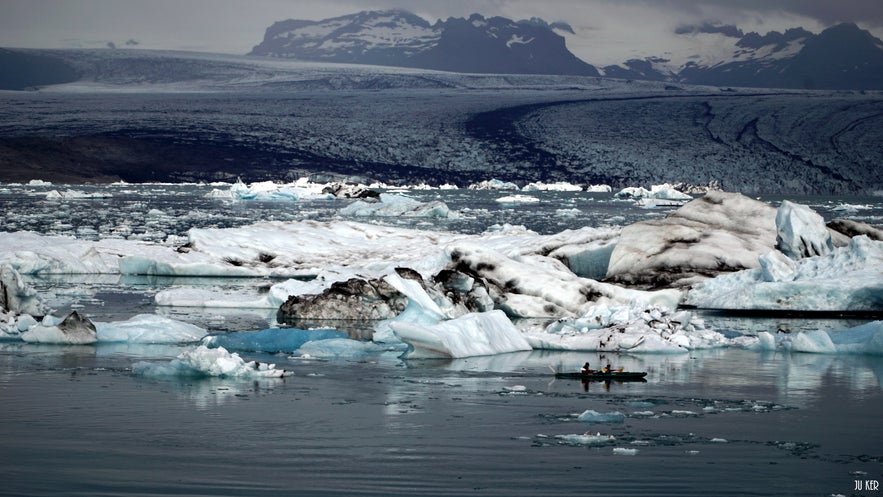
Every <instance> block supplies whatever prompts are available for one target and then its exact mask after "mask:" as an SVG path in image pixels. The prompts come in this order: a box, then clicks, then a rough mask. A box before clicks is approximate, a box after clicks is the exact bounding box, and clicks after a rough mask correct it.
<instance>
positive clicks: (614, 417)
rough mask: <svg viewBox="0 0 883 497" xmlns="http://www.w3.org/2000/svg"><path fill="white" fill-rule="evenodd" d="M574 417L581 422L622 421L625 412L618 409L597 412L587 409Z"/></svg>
mask: <svg viewBox="0 0 883 497" xmlns="http://www.w3.org/2000/svg"><path fill="white" fill-rule="evenodd" d="M576 419H577V420H579V421H582V422H583V423H622V422H623V421H625V414H623V413H621V412H619V411H612V412H598V411H594V410H592V409H587V410H585V411H583V413H582V414H580V415H579V416H577V418H576Z"/></svg>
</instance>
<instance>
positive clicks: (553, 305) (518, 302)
mask: <svg viewBox="0 0 883 497" xmlns="http://www.w3.org/2000/svg"><path fill="white" fill-rule="evenodd" d="M492 246H493V245H492V244H485V245H482V246H478V245H474V244H465V243H464V244H452V245H450V246H448V248H447V250H448V253H449V254H450V258H451V261H452V263H453V264H455V265H456V266H457V267H458V268H462V269H461V270H462V271H464V272H469V273H471V274H476V275H479V276H481V277H483V278H484V279H486V280H487V282H488V283H489V284H492V285H494V287H495V289H494V291H493V292H491V295H492V296H495V295H496V296H495V298H494V300H495V301H496V302H497V305H498V307H500V308H503V309H505V310H506V312H507V313H508V314H509V315H511V316H514V317H562V316H568V315H572V314H576V313H581V312H583V311H584V310H585V309H587V308H589V307H591V306H592V305H594V303H595V302H596V301H598V300H599V299H606V300H609V301H612V302H620V303H625V302H630V301H642V302H646V303H654V304H658V305H663V306H666V307H671V308H674V307H675V306H677V304H678V301H679V300H680V298H681V293H680V291H679V290H660V291H655V292H645V291H640V290H631V289H626V288H621V287H618V286H615V285H611V284H608V283H600V282H598V281H595V280H591V279H588V278H582V277H579V276H577V275H575V274H574V273H573V272H572V271H570V270H569V269H568V268H567V267H565V266H564V265H563V264H562V263H561V262H560V261H558V260H556V259H552V258H549V257H542V256H536V255H520V256H514V257H507V256H506V255H504V254H501V253H499V252H497V251H495V250H492V249H491V248H490V247H492ZM510 250H511V248H510ZM615 250H616V249H614V251H615Z"/></svg>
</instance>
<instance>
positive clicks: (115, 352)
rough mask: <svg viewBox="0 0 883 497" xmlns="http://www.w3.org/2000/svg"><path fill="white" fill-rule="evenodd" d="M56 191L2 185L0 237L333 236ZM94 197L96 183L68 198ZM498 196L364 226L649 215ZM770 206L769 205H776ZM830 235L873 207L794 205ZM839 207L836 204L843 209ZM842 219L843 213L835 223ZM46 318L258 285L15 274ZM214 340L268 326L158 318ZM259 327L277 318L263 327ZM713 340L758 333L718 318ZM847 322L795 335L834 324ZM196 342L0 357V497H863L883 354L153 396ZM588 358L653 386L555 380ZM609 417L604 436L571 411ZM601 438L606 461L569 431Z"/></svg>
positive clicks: (522, 362)
mask: <svg viewBox="0 0 883 497" xmlns="http://www.w3.org/2000/svg"><path fill="white" fill-rule="evenodd" d="M53 188H54V189H58V190H59V191H61V190H63V189H65V188H67V187H59V186H53V187H39V188H37V187H16V186H8V185H2V186H0V190H2V192H0V212H3V213H5V214H6V215H5V216H2V220H0V222H2V225H0V229H3V230H6V231H16V230H26V229H27V230H34V231H38V232H42V233H52V234H68V235H74V236H79V237H82V238H87V239H94V238H98V237H104V236H125V237H130V238H140V239H147V240H156V241H160V240H164V239H165V238H166V237H167V236H169V235H179V236H180V235H183V234H185V233H186V230H187V229H189V228H190V227H194V226H219V227H223V226H241V225H244V224H248V223H251V222H255V221H258V220H264V219H270V218H272V219H281V220H297V219H326V220H332V219H335V218H336V216H337V211H338V210H339V209H340V208H341V207H342V206H343V205H345V202H343V201H330V202H329V201H311V202H302V203H290V202H287V203H278V202H277V203H266V202H265V203H249V204H242V203H223V202H218V201H213V200H208V199H204V198H203V195H204V194H205V193H207V192H208V191H210V190H211V187H194V186H164V185H152V186H134V185H123V186H114V187H105V189H104V190H103V191H107V192H109V193H111V194H112V197H111V198H107V199H92V200H80V201H68V202H60V203H59V202H47V201H46V200H45V192H46V191H47V190H49V189H53ZM71 188H74V189H78V190H83V191H87V192H88V191H93V190H90V188H93V187H79V186H77V187H71ZM505 194H506V193H498V192H465V191H457V192H438V191H435V192H413V193H412V195H414V196H416V197H418V198H420V199H422V200H428V199H436V198H440V199H442V200H445V201H446V202H447V203H448V204H449V206H450V207H451V208H453V209H457V210H459V211H461V213H462V214H461V217H460V218H459V219H454V220H450V221H444V222H440V223H436V222H433V223H432V224H431V225H429V224H428V223H426V222H425V220H405V221H402V220H398V219H393V220H379V221H377V222H384V223H404V225H408V226H414V227H418V228H425V229H438V228H442V229H452V230H457V231H465V232H475V231H481V230H483V229H485V228H486V227H487V226H489V225H491V224H494V223H503V222H509V223H512V224H524V225H526V226H527V227H529V228H531V229H534V230H536V231H539V232H544V233H552V232H557V231H561V230H562V229H567V228H575V227H580V226H584V225H592V226H599V225H604V224H611V225H622V224H626V223H629V222H632V221H634V220H638V219H643V218H647V217H652V216H661V215H664V214H665V212H666V211H660V210H644V209H638V208H635V207H634V206H632V204H630V203H627V202H613V201H611V200H610V195H603V194H597V195H596V194H573V193H545V194H540V193H536V194H531V195H535V196H538V197H540V198H541V202H540V203H539V204H533V205H530V206H518V205H516V206H502V205H500V204H498V203H497V202H495V201H494V200H495V198H497V197H498V196H502V195H505ZM773 200H775V199H773ZM794 200H796V201H798V202H801V203H807V204H810V205H813V207H814V208H817V209H818V210H819V211H820V212H822V213H823V214H824V215H825V217H826V218H831V217H850V218H853V219H859V220H866V221H868V222H872V223H876V224H880V219H881V217H880V216H881V212H883V208H881V203H883V199H880V198H874V197H869V198H861V199H825V198H814V199H794ZM844 205H848V206H850V207H843V206H844ZM847 211H848V212H849V215H846V216H843V214H844V213H846V212H847ZM30 281H31V283H33V284H34V286H35V287H36V288H38V290H39V291H40V292H41V294H43V295H45V296H47V299H48V300H50V303H51V304H52V305H54V306H55V307H58V308H66V307H76V308H79V309H81V310H82V311H83V312H85V313H86V314H88V315H89V316H90V317H92V318H93V319H95V320H99V321H110V320H117V319H125V318H128V317H129V316H131V315H133V314H136V313H142V312H157V309H156V307H155V306H154V305H153V302H152V295H153V294H154V293H155V292H156V291H157V290H158V289H162V288H166V287H168V286H169V285H172V284H200V285H205V286H208V287H215V288H217V287H222V286H223V287H228V288H239V289H245V288H253V287H255V286H257V285H262V284H264V283H265V282H262V281H254V280H224V281H218V280H199V281H196V280H190V281H187V282H182V281H169V280H163V279H156V278H121V277H119V276H86V277H51V278H42V279H36V278H30ZM164 312H166V313H169V314H171V315H172V316H173V317H175V318H177V319H182V320H187V321H190V322H194V323H196V324H199V325H200V326H205V327H207V328H208V329H209V330H210V331H212V332H226V331H242V330H253V329H260V328H262V327H266V326H271V325H273V319H272V315H270V316H268V315H266V314H267V313H265V312H254V313H249V312H243V311H235V312H233V311H230V312H227V313H219V312H216V311H215V310H211V311H205V312H201V313H191V312H189V310H188V311H186V312H185V310H175V309H170V310H169V309H167V310H164ZM271 314H272V313H271ZM710 323H711V324H712V325H713V326H715V327H718V328H720V329H722V330H724V331H727V332H728V333H750V332H753V331H756V330H759V329H770V328H772V327H773V326H774V325H778V323H774V322H772V321H770V320H761V319H754V320H749V319H734V318H728V319H719V320H718V321H714V320H713V319H711V320H710ZM850 324H854V323H847V322H839V321H826V322H807V321H802V322H798V323H789V327H791V328H792V329H799V328H801V327H803V328H811V327H822V328H825V329H836V328H839V327H845V326H848V325H850ZM190 347H191V346H138V345H98V346H40V345H31V344H23V343H18V342H0V405H2V413H3V414H2V418H0V419H2V422H0V440H2V443H0V474H2V475H3V484H2V485H0V495H10V496H11V495H16V496H22V495H33V496H42V495H59V496H60V495H64V496H77V495H83V496H86V495H89V496H95V495H132V496H134V495H206V496H208V495H274V494H275V495H319V496H322V495H348V496H349V495H377V496H381V495H427V496H428V495H505V496H512V495H523V496H539V495H543V496H545V495H549V496H556V495H562V496H563V495H577V494H590V495H591V494H597V495H677V496H689V495H703V496H704V495H733V496H736V495H738V496H746V495H795V496H798V495H799V496H808V495H809V496H812V495H818V496H830V495H838V494H842V495H879V492H875V491H857V490H855V488H856V483H855V481H856V480H861V481H865V480H875V481H880V480H883V451H881V447H883V445H881V443H880V441H881V440H883V428H881V424H880V421H879V418H880V415H881V413H883V388H881V386H883V358H874V357H850V356H841V357H836V356H818V355H809V354H793V355H791V354H778V353H768V354H759V353H755V352H749V351H743V350H736V349H725V350H712V351H700V352H694V353H691V354H687V355H678V356H665V355H643V356H609V355H608V356H607V357H603V358H602V357H600V356H598V355H597V354H573V353H541V352H533V353H520V354H508V355H502V356H495V357H489V358H474V359H468V360H457V361H427V362H405V361H402V360H401V359H399V358H397V357H396V354H395V353H384V354H373V355H366V356H359V357H355V358H352V357H351V358H336V359H329V360H313V361H308V360H303V359H298V358H289V357H288V356H287V355H278V356H264V355H260V354H249V353H244V354H243V356H245V357H246V358H247V359H257V360H262V361H264V360H267V361H270V362H275V363H277V364H278V365H279V367H284V368H286V369H291V370H293V371H294V372H295V375H294V376H292V377H288V378H285V379H283V380H263V381H238V380H212V379H205V380H196V379H181V378H179V379H151V378H144V377H138V376H134V375H133V374H132V372H131V367H132V364H133V363H135V362H137V361H141V360H151V361H153V360H157V361H165V360H169V359H170V358H172V357H175V356H176V355H177V354H179V353H181V352H182V351H184V350H187V349H189V348H190ZM586 360H589V361H591V362H593V363H600V362H601V361H608V360H609V361H611V362H615V363H616V364H619V365H622V366H624V367H626V368H628V369H636V370H642V371H647V372H648V373H649V375H648V381H647V382H646V383H623V384H611V385H605V384H603V383H591V384H587V385H583V384H582V383H581V382H578V381H564V380H554V379H553V378H552V377H551V375H550V373H551V371H550V368H553V369H570V368H576V367H577V366H578V365H579V364H582V363H583V362H585V361H586ZM587 410H594V411H597V412H599V413H604V414H607V413H614V412H618V413H621V414H622V415H623V417H622V419H621V422H617V423H591V422H583V421H579V420H578V419H577V416H578V415H579V414H580V413H583V412H585V411H587ZM586 432H591V433H597V432H600V433H601V434H604V435H613V436H614V437H615V440H614V441H611V442H609V443H605V444H602V445H581V444H573V443H568V441H567V439H566V438H560V436H565V435H582V434H584V433H586Z"/></svg>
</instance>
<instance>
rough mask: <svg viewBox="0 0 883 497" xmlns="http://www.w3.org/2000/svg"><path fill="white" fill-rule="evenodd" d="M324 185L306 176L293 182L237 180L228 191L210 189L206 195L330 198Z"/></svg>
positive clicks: (227, 197)
mask: <svg viewBox="0 0 883 497" xmlns="http://www.w3.org/2000/svg"><path fill="white" fill-rule="evenodd" d="M324 186H325V185H320V184H315V183H310V182H309V181H308V180H307V178H301V179H299V180H298V181H297V182H295V183H290V184H278V183H274V182H272V181H262V182H257V183H251V184H249V185H246V184H245V183H243V182H242V181H241V180H237V181H236V183H233V184H232V185H231V186H230V189H229V190H228V191H224V190H217V189H215V190H212V191H211V192H210V193H209V194H207V195H206V196H207V197H209V198H215V199H223V200H227V199H230V200H260V201H292V202H296V201H298V200H304V199H330V198H333V195H330V194H327V193H323V191H322V189H323V188H324Z"/></svg>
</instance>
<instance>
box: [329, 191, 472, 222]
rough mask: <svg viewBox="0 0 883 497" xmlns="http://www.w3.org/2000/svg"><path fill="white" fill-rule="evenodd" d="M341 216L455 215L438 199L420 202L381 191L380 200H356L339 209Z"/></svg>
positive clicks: (445, 216)
mask: <svg viewBox="0 0 883 497" xmlns="http://www.w3.org/2000/svg"><path fill="white" fill-rule="evenodd" d="M340 215H341V216H355V217H371V216H384V217H393V216H406V217H430V218H448V217H456V213H455V212H452V211H451V210H450V209H449V208H448V206H447V204H445V203H444V202H442V201H440V200H433V201H430V202H420V201H419V200H414V199H413V198H410V197H406V196H404V195H398V194H392V193H381V194H380V202H366V201H364V200H357V201H355V202H353V203H352V204H350V205H348V206H346V207H344V208H343V209H341V210H340Z"/></svg>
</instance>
